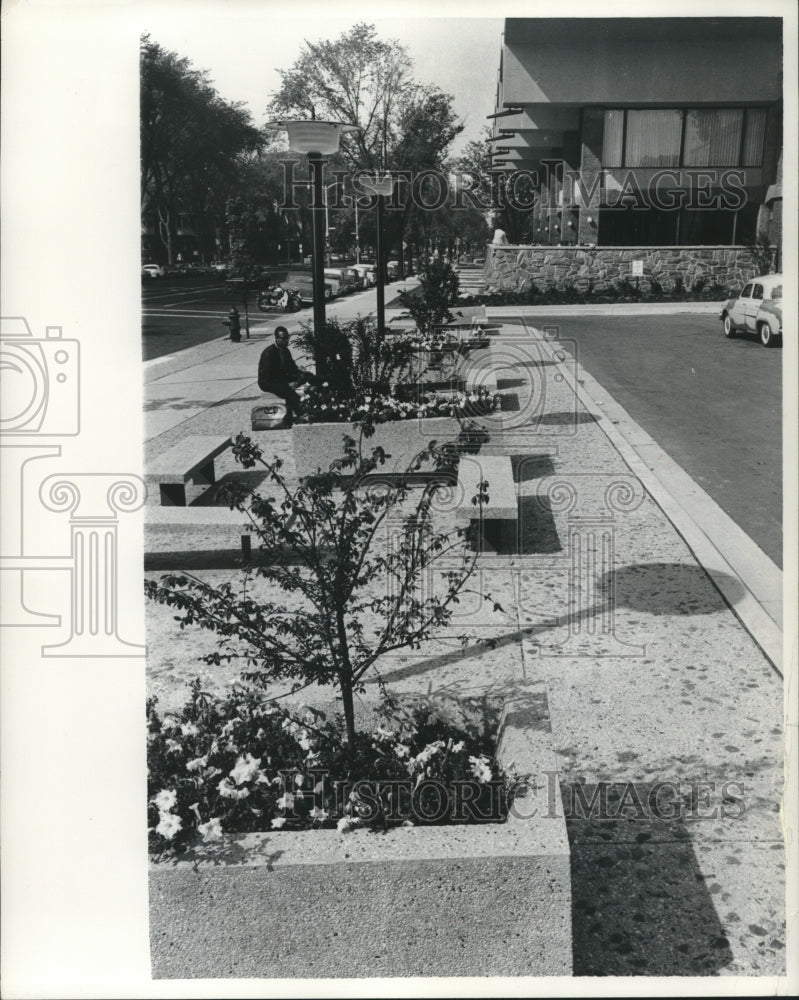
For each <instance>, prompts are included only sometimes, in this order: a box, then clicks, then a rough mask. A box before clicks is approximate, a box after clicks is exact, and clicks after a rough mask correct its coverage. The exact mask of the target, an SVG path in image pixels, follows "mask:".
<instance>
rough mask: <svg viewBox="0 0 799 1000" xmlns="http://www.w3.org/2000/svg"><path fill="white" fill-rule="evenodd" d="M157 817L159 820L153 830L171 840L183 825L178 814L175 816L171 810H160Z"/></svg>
mask: <svg viewBox="0 0 799 1000" xmlns="http://www.w3.org/2000/svg"><path fill="white" fill-rule="evenodd" d="M159 819H160V822H159V824H158V826H157V827H156V828H155V832H156V833H160V834H161V836H162V837H165V838H166V839H167V840H171V839H172V838H173V837H174V836H175V834H176V833H177V832H178V830H180V829H181V827H182V826H183V821H182V820H181V818H180V816H176V815H175V814H174V813H171V812H162V813H161V816H160V817H159Z"/></svg>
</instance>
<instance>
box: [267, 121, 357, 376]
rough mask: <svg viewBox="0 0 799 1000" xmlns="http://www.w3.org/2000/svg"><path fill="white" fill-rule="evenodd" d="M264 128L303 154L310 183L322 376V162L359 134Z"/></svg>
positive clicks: (318, 126)
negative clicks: (345, 138)
mask: <svg viewBox="0 0 799 1000" xmlns="http://www.w3.org/2000/svg"><path fill="white" fill-rule="evenodd" d="M267 127H268V128H282V129H285V130H286V131H287V132H288V138H289V148H290V149H292V150H293V151H294V152H295V153H307V155H308V166H309V168H310V171H311V178H312V182H313V197H312V199H311V214H312V217H313V272H312V273H313V328H314V364H315V366H316V372H317V374H322V373H323V371H324V367H325V361H324V351H323V350H322V338H323V337H324V335H325V261H324V256H325V214H326V203H325V197H324V194H325V189H324V184H323V183H322V172H323V170H324V165H325V162H326V161H325V160H324V159H323V157H325V156H329V155H330V154H331V153H335V152H337V150H338V147H339V142H340V141H341V136H342V135H346V134H347V133H349V132H358V131H360V129H359V126H357V125H347V124H344V123H342V122H327V121H320V120H319V119H317V118H315V117H312V118H311V119H310V120H308V119H298V118H294V119H284V120H282V121H275V122H269V123H268V124H267Z"/></svg>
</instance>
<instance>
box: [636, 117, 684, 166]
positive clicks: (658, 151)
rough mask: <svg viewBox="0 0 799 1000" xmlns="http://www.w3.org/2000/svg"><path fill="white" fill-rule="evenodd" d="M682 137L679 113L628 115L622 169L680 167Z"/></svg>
mask: <svg viewBox="0 0 799 1000" xmlns="http://www.w3.org/2000/svg"><path fill="white" fill-rule="evenodd" d="M681 133H682V112H680V111H676V110H668V111H628V112H627V131H626V136H625V142H624V166H625V167H677V166H679V163H680V135H681Z"/></svg>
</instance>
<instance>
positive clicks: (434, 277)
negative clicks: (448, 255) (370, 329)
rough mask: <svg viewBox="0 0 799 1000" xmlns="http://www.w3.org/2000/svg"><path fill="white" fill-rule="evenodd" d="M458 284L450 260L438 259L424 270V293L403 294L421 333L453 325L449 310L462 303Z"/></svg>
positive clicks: (422, 285)
mask: <svg viewBox="0 0 799 1000" xmlns="http://www.w3.org/2000/svg"><path fill="white" fill-rule="evenodd" d="M458 284H459V283H458V275H457V274H456V273H455V269H454V268H453V266H452V265H451V264H450V263H449V261H446V260H443V259H440V258H438V257H434V258H433V259H432V260H431V261H429V262H428V263H426V264H425V265H424V266H423V268H422V270H421V273H420V276H419V285H420V289H421V294H418V295H415V294H413V292H400V294H399V300H400V302H401V303H402V305H403V306H404V307H405V308H406V309H407V310H408V312H409V313H410V314H411V316H412V318H413V321H414V323H415V324H416V327H417V329H418V330H419V331H420V332H421V333H423V334H429V333H432V332H433V330H434V329H435V327H437V326H441V324H442V323H448V322H450V320H451V319H452V314H451V313H450V311H449V307H450V306H453V305H455V303H456V302H457V301H458Z"/></svg>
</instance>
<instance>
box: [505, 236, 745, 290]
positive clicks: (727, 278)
mask: <svg viewBox="0 0 799 1000" xmlns="http://www.w3.org/2000/svg"><path fill="white" fill-rule="evenodd" d="M634 260H642V261H643V263H644V273H643V277H641V278H639V285H640V291H641V292H642V293H643V294H645V293H647V292H648V291H649V290H650V280H651V279H654V280H656V281H657V282H659V283H660V285H661V287H662V288H663V290H664V291H665V292H670V291H671V290H672V289H673V288H674V286H675V281H676V279H677V278H678V277H680V278H681V279H682V286H683V287H684V288H691V287H692V286H693V284H694V283H695V281H696V280H697V278H700V277H701V278H704V280H705V282H706V283H708V284H710V283H712V282H713V281H717V282H718V283H719V284H721V285H724V286H725V287H728V288H740V286H741V285H743V284H744V283H745V282H746V281H748V280H749V278H752V277H754V275H755V273H756V272H755V268H754V266H753V265H752V264H751V262H750V259H749V254H748V253H747V251H746V250H745V248H743V247H729V246H726V247H675V246H671V247H579V246H572V247H552V246H542V247H530V246H510V245H505V246H493V245H489V246H488V247H487V253H486V262H485V287H486V291H487V292H496V291H513V292H523V291H525V290H527V289H528V288H529V287H530V285H531V284H535V287H536V288H537V289H538V290H539V291H543V290H545V289H548V288H564V287H565V286H567V285H572V286H574V287H575V288H576V289H577V290H578V291H580V292H586V291H588V289H589V286H590V287H591V289H592V291H594V292H596V293H602V292H604V291H606V290H609V289H612V288H613V286H614V284H616V283H617V282H619V281H621V280H623V279H624V278H631V277H632V261H634Z"/></svg>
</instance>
